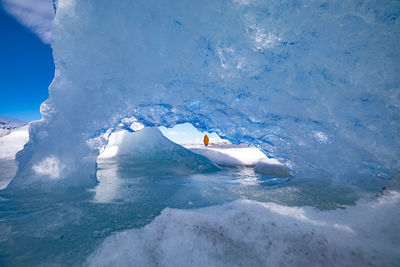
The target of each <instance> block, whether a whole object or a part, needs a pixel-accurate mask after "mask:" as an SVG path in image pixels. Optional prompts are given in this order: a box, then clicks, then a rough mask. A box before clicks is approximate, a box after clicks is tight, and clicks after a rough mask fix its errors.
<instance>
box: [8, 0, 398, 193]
mask: <svg viewBox="0 0 400 267" xmlns="http://www.w3.org/2000/svg"><path fill="white" fill-rule="evenodd" d="M399 12H400V3H399V2H398V1H384V2H382V1H376V0H371V1H362V2H360V1H352V0H345V1H342V0H340V1H339V0H336V1H329V2H326V1H322V0H317V1H312V2H310V1H307V0H301V1H295V2H293V1H290V0H285V1H269V0H268V1H259V0H252V1H244V0H222V1H210V0H203V1H195V2H193V1H172V2H171V1H167V0H161V1H160V0H157V1H156V0H138V1H129V0H120V1H117V2H115V1H112V2H111V1H106V0H99V1H76V0H59V1H58V3H57V13H56V17H55V26H54V32H53V34H52V38H53V40H52V48H53V53H54V59H55V65H56V72H55V78H54V81H53V83H52V84H51V86H50V91H49V98H48V100H46V101H45V102H44V103H43V104H42V106H41V112H42V115H43V120H41V121H39V122H36V123H32V124H31V126H30V127H31V128H30V142H29V144H28V145H27V146H26V147H25V149H24V151H23V152H22V153H19V154H18V157H17V159H18V162H19V170H18V173H17V176H16V178H15V179H14V180H13V182H12V184H11V186H15V187H17V186H20V185H24V184H31V183H34V182H36V181H49V180H54V181H60V182H61V181H62V183H63V184H65V185H71V186H92V185H94V184H95V183H96V178H95V177H96V176H95V172H96V164H95V162H96V157H97V155H98V151H99V147H102V146H104V145H105V144H106V143H107V140H106V139H104V140H100V141H99V146H95V147H92V146H89V145H88V140H91V139H96V138H98V137H100V136H101V135H102V134H103V133H104V132H105V131H107V130H108V129H112V128H113V127H115V126H116V125H117V124H118V123H120V122H122V121H123V119H124V118H127V117H135V118H136V119H137V120H138V121H139V122H141V123H143V124H144V125H147V126H159V125H164V126H167V127H171V126H173V125H175V124H176V123H184V122H190V123H192V124H193V125H194V126H195V127H197V128H198V129H200V130H202V131H203V130H207V131H211V132H212V131H214V132H217V133H218V134H219V135H220V136H222V137H226V138H228V139H229V140H230V141H231V142H233V143H252V144H254V145H257V146H260V147H261V148H262V149H263V151H264V152H266V153H268V154H269V155H270V156H272V157H275V158H277V159H278V160H279V161H280V162H285V164H286V165H287V166H288V167H290V168H291V169H292V170H293V171H294V172H295V174H296V176H297V177H318V178H333V179H335V178H338V179H343V180H349V179H350V180H352V182H356V181H361V182H362V183H364V182H365V181H372V184H373V183H374V181H375V180H380V179H386V178H390V177H391V176H392V175H393V174H394V173H395V172H396V171H397V170H399V167H400V163H399V159H400V139H399V138H398V136H397V134H396V133H399V132H400V124H399V109H400V91H399V86H400V76H399V75H398V73H399V72H400V64H399V62H400V49H399V43H400V42H399V40H400V38H399V37H400V28H399V27H400V26H399V25H400V24H399V17H398V14H399ZM49 160H50V161H51V163H52V166H56V167H57V168H56V169H57V170H58V172H57V173H56V174H57V175H53V174H46V173H43V172H42V173H40V172H35V169H34V168H33V166H41V165H40V164H44V163H46V162H49Z"/></svg>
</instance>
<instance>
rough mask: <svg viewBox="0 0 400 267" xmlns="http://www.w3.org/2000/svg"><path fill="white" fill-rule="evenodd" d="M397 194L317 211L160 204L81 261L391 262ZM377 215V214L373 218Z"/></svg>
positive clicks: (246, 204)
mask: <svg viewBox="0 0 400 267" xmlns="http://www.w3.org/2000/svg"><path fill="white" fill-rule="evenodd" d="M399 204H400V193H399V192H397V191H387V192H385V194H384V195H381V196H380V197H379V198H377V199H374V200H369V201H365V200H364V201H360V202H359V203H358V204H357V205H356V206H354V207H350V208H348V209H346V210H333V211H320V210H317V209H314V208H310V207H288V206H282V205H278V204H274V203H262V202H256V201H250V200H238V201H235V202H232V203H229V204H226V205H223V206H213V207H208V208H203V209H198V210H178V209H171V208H166V209H164V210H163V211H162V213H161V215H160V216H158V217H157V218H155V219H154V221H152V222H151V223H150V224H148V225H147V226H145V227H144V228H141V229H132V230H127V231H122V232H119V233H116V234H113V235H111V236H109V237H108V238H106V239H105V240H104V242H103V243H102V244H101V245H100V246H99V247H98V248H97V250H96V251H95V252H94V253H93V254H92V255H90V256H89V257H88V259H87V264H88V265H89V266H111V265H114V266H159V265H161V266H294V265H296V266H367V265H372V266H395V265H397V264H398V260H399V257H400V255H399V252H398V247H399V245H400V235H399V233H400V231H399V230H400V228H399V225H398V223H397V222H398V221H396V218H399V216H400V212H399V209H398V205H399ZM377 218H385V219H384V220H382V219H377Z"/></svg>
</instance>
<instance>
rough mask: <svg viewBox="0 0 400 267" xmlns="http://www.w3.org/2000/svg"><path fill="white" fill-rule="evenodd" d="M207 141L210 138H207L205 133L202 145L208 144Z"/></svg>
mask: <svg viewBox="0 0 400 267" xmlns="http://www.w3.org/2000/svg"><path fill="white" fill-rule="evenodd" d="M209 141H210V139H208V136H207V135H205V136H204V139H203V142H204V145H205V146H208V142H209Z"/></svg>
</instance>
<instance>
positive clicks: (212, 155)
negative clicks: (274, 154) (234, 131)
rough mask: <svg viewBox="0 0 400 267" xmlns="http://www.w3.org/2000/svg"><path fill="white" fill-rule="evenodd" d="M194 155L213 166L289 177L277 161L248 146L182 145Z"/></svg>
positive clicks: (286, 170) (288, 173)
mask: <svg viewBox="0 0 400 267" xmlns="http://www.w3.org/2000/svg"><path fill="white" fill-rule="evenodd" d="M183 146H184V147H186V148H187V149H189V150H191V151H192V152H194V153H197V154H200V155H202V156H204V157H206V158H208V159H209V160H211V161H212V162H214V163H215V164H218V165H220V166H227V167H250V168H254V171H255V172H257V173H260V174H264V175H268V176H279V177H289V176H290V175H291V174H290V171H289V169H288V168H287V167H285V166H284V165H283V164H282V163H280V162H279V161H277V160H275V159H273V158H268V157H267V156H266V155H265V154H264V153H263V152H261V150H260V149H258V148H257V147H254V146H249V145H235V144H226V143H225V144H224V143H219V144H210V145H208V146H204V145H201V144H200V145H199V144H189V145H183Z"/></svg>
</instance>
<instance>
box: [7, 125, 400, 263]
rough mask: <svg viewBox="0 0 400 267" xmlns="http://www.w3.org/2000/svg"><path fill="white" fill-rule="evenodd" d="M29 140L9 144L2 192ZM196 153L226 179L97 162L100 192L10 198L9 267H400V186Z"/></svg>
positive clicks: (34, 192) (122, 159) (171, 166)
mask: <svg viewBox="0 0 400 267" xmlns="http://www.w3.org/2000/svg"><path fill="white" fill-rule="evenodd" d="M23 131H25V132H26V129H23V130H21V129H20V130H19V132H18V131H14V132H12V133H11V134H9V135H7V136H4V137H1V138H0V145H1V148H2V149H3V151H5V150H4V149H5V148H7V151H8V152H9V153H8V154H7V153H3V154H2V158H1V159H0V164H1V166H2V170H3V172H1V173H0V174H1V175H2V177H1V182H2V185H3V186H5V184H6V183H7V181H8V180H9V178H10V177H12V174H13V172H14V173H15V170H16V167H15V165H13V164H14V162H13V160H12V157H11V154H12V153H15V152H16V151H18V150H19V149H21V148H22V145H23V143H24V142H26V140H27V135H24V132H23ZM4 138H7V139H4ZM5 140H8V142H4V141H5ZM11 140H13V141H11ZM21 143H22V145H21ZM11 144H13V146H12V147H13V148H12V149H13V150H12V149H11ZM17 144H19V146H18V145H17ZM188 148H190V149H192V151H197V152H198V153H199V154H202V155H206V156H207V155H208V156H210V155H211V156H210V157H214V160H217V158H216V157H217V156H219V160H220V162H219V163H220V164H219V165H218V167H219V170H217V171H215V170H209V169H205V170H193V169H192V168H190V167H188V166H187V165H184V164H181V163H180V162H179V161H176V160H174V159H168V158H160V159H156V160H154V159H140V158H139V159H138V158H137V157H136V156H134V155H126V154H125V155H123V156H119V157H100V158H99V159H98V173H97V178H98V180H99V183H98V185H97V186H96V187H95V188H93V189H89V190H85V191H83V190H69V191H65V190H63V191H57V190H55V191H53V192H47V193H43V192H42V191H41V190H40V189H27V190H24V191H19V192H17V193H16V192H10V191H7V190H5V191H4V190H3V191H1V192H0V265H1V266H71V265H73V266H81V265H83V266H189V265H192V266H396V265H399V262H400V253H399V251H398V248H399V246H400V234H399V233H400V223H399V222H400V221H399V219H400V211H399V210H400V209H398V206H399V204H400V193H399V191H398V189H397V187H396V186H393V187H392V186H391V185H389V186H388V187H387V189H385V190H383V191H380V190H379V189H377V190H365V189H360V188H359V187H357V186H356V185H352V184H344V183H339V182H333V181H326V180H315V179H313V180H306V179H296V177H278V176H271V175H265V174H260V173H257V172H255V171H254V164H255V163H254V162H250V163H249V162H247V163H246V162H245V163H246V164H242V165H240V164H239V165H236V166H234V164H226V163H227V162H228V163H229V162H230V163H232V162H235V161H232V158H230V160H226V159H227V158H226V155H225V158H223V157H224V156H223V155H222V156H221V153H222V154H223V153H224V150H225V151H230V152H229V153H230V155H231V156H232V157H234V154H235V153H236V152H238V154H239V155H243V153H244V154H246V153H245V151H247V152H248V153H250V154H252V155H253V156H254V151H250V150H251V149H253V148H249V149H250V150H249V149H247V150H246V148H245V147H237V148H235V147H232V145H225V146H214V147H212V146H211V147H210V148H208V149H209V150H208V151H207V150H205V148H202V147H201V146H192V147H188ZM232 149H236V150H235V151H233V152H232ZM238 149H239V150H238ZM240 149H242V151H241V152H240ZM253 150H254V149H253ZM13 151H14V152H13ZM210 151H211V152H210ZM249 151H250V152H249ZM239 152H240V153H239ZM229 153H228V154H229ZM10 157H11V158H10ZM254 157H255V158H257V156H254ZM247 158H251V156H250V155H247ZM224 159H225V160H224ZM222 163H225V164H222Z"/></svg>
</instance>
